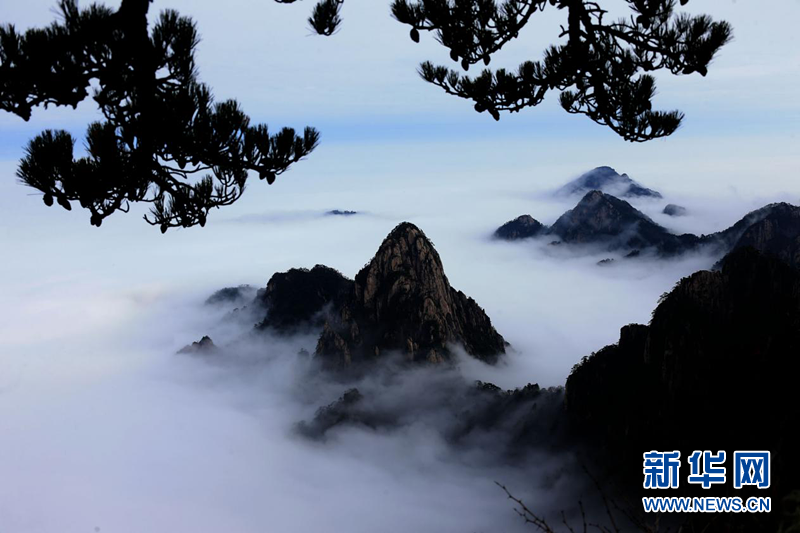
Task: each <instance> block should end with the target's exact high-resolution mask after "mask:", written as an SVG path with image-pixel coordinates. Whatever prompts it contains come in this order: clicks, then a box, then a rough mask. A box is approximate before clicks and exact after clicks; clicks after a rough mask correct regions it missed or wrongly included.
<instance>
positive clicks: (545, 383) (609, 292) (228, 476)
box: [0, 150, 793, 532]
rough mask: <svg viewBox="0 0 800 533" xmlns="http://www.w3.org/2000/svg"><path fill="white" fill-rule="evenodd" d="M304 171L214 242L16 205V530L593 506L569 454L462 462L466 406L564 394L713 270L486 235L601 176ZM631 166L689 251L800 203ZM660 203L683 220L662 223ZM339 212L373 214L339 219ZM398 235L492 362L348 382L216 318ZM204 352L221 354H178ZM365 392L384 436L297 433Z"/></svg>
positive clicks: (167, 527)
mask: <svg viewBox="0 0 800 533" xmlns="http://www.w3.org/2000/svg"><path fill="white" fill-rule="evenodd" d="M393 153H394V152H393V151H392V150H389V151H385V152H384V153H383V154H381V153H380V152H378V153H377V155H376V157H380V156H381V155H382V156H383V157H384V161H387V160H391V158H392V154H393ZM440 153H442V152H440ZM444 153H447V152H446V150H445V151H444ZM602 163H605V161H602V160H599V161H596V164H602ZM409 164H410V163H409ZM309 167H310V168H309V169H307V170H306V171H305V172H307V173H308V174H306V176H308V175H309V174H311V176H310V177H307V178H304V179H306V182H304V183H296V182H292V181H289V180H287V182H286V186H283V187H278V186H276V187H272V188H269V189H268V190H265V189H266V187H263V188H262V187H254V188H253V190H252V191H251V195H250V196H247V195H246V197H245V199H243V200H242V206H241V208H239V209H238V210H235V209H234V210H231V212H230V213H228V214H227V215H225V214H223V213H220V214H219V215H218V214H216V213H214V214H213V218H211V220H210V223H209V225H208V226H207V227H206V228H204V229H202V230H196V229H192V230H186V231H176V232H169V233H168V234H167V235H165V236H163V237H162V236H161V235H158V234H157V232H156V231H155V230H152V229H150V228H146V227H144V226H143V224H142V223H141V221H140V220H137V217H136V216H135V215H131V216H129V217H127V218H126V217H120V218H119V219H118V220H114V221H109V222H110V223H109V225H108V227H106V225H104V227H103V229H102V230H95V229H94V228H90V227H89V225H88V223H86V221H85V220H83V218H82V216H81V214H80V213H75V212H73V213H66V212H56V211H52V210H42V209H40V210H37V211H34V212H33V214H31V215H30V217H34V218H35V220H34V218H27V217H28V215H26V213H27V212H28V211H25V210H24V209H23V208H22V207H20V206H19V205H12V202H10V201H9V200H8V198H10V197H11V192H8V193H5V192H4V194H3V198H4V200H3V201H4V202H5V205H4V208H5V211H4V212H5V213H6V214H8V215H9V216H19V217H20V218H21V221H22V222H25V221H28V222H30V224H20V225H19V226H18V227H15V228H14V229H13V230H7V232H6V236H5V244H4V249H5V251H6V254H7V255H6V258H5V261H4V269H5V272H4V275H3V279H2V282H0V283H2V292H3V295H4V302H3V306H2V309H1V310H0V313H1V314H2V316H0V354H1V355H0V435H2V444H0V450H2V453H0V473H2V476H1V477H2V480H3V481H2V482H0V516H2V517H3V527H4V529H6V530H8V531H25V532H51V531H61V532H82V531H86V532H93V531H94V532H96V531H109V532H110V531H114V532H139V531H196V532H216V531H237V532H250V531H252V532H256V531H265V530H267V531H272V530H274V531H342V530H347V531H364V532H367V531H370V532H371V531H387V532H393V531H409V530H413V531H453V532H464V531H489V530H493V531H494V530H500V531H509V532H511V531H527V530H530V529H529V526H526V525H525V524H524V523H523V522H522V520H521V519H520V518H519V517H518V516H517V515H516V514H515V513H514V511H513V508H512V505H511V502H510V501H509V500H508V499H507V498H506V497H505V494H504V493H503V492H502V491H501V490H500V489H499V488H498V487H497V486H496V485H495V482H496V481H497V482H501V483H503V484H505V485H506V486H507V487H508V488H509V489H510V490H511V491H512V492H513V493H514V494H515V496H518V497H521V498H523V499H524V500H525V501H526V503H527V504H528V505H529V507H531V508H532V509H535V510H537V511H540V512H542V513H543V514H545V515H546V516H550V517H555V516H556V515H557V513H558V512H559V511H560V510H561V509H566V510H567V511H569V510H570V509H573V508H574V504H575V501H576V499H577V498H578V497H582V496H583V497H585V493H587V492H591V487H588V486H586V483H585V481H581V478H580V476H579V475H578V472H579V468H578V465H577V462H576V459H575V457H574V455H573V454H572V451H571V450H568V449H564V450H558V449H553V448H552V447H550V446H547V444H546V443H545V444H543V445H541V446H539V447H534V448H532V449H529V450H527V451H526V452H525V453H524V454H516V455H514V454H507V453H504V449H503V436H502V435H492V434H490V433H487V434H482V435H477V436H473V437H474V438H471V439H468V440H466V441H464V442H460V443H453V442H451V440H449V439H448V432H447V429H448V428H449V427H451V426H452V424H453V419H454V416H455V413H457V412H458V410H459V409H460V408H461V406H462V404H461V403H459V402H460V400H459V396H458V395H459V394H461V392H460V391H463V390H465V388H466V387H468V386H469V385H470V384H471V383H472V382H473V381H474V380H481V381H485V382H492V383H495V384H497V385H498V386H500V387H502V388H504V389H513V388H516V387H522V386H524V385H526V384H527V383H538V384H539V385H540V386H542V387H550V386H559V385H563V383H564V380H565V378H566V377H567V375H568V374H569V372H570V369H571V368H572V366H573V365H574V364H576V363H577V362H578V361H579V360H580V358H581V357H583V356H585V355H589V354H590V353H592V352H593V351H596V350H598V349H600V348H601V347H603V346H604V345H606V344H610V343H614V342H616V340H617V338H618V334H619V328H620V327H621V326H623V325H625V324H628V323H631V322H640V323H646V322H647V321H648V320H649V317H650V313H651V311H652V310H653V308H654V307H655V305H656V302H657V300H658V297H659V296H660V295H661V294H662V293H663V292H665V291H668V290H670V289H671V288H672V287H673V286H674V284H675V283H676V282H677V281H679V280H680V278H681V277H683V276H686V275H688V274H690V273H692V272H694V271H696V270H698V269H704V268H709V267H711V266H712V265H713V264H714V262H715V261H716V260H717V259H718V258H717V257H711V256H705V255H687V256H682V257H680V258H676V259H670V260H654V259H647V258H639V259H635V260H626V261H615V262H614V263H612V264H611V265H608V266H598V265H597V262H598V261H599V260H601V259H604V258H605V257H608V256H609V254H608V253H604V252H602V251H595V252H591V251H587V250H578V251H575V250H570V249H562V248H561V247H553V246H550V245H549V244H548V243H547V242H546V241H536V240H532V241H523V242H500V241H495V240H493V239H491V234H492V232H493V231H494V229H496V227H498V226H499V225H500V224H502V223H503V222H505V221H507V220H510V219H512V218H514V217H516V216H518V215H520V214H524V213H530V214H531V215H532V216H534V217H535V218H537V219H538V220H540V221H541V222H543V223H545V224H551V223H552V222H553V221H554V220H555V219H556V218H557V217H558V215H560V214H561V213H562V212H563V211H564V210H566V209H568V208H571V207H573V206H574V204H575V203H576V202H577V200H578V199H567V200H565V199H554V198H553V197H552V195H551V194H550V193H551V192H552V191H553V190H554V189H555V188H557V186H558V185H560V184H563V183H565V182H566V181H568V180H569V179H571V178H573V177H575V176H576V175H578V174H580V173H581V172H583V171H585V170H587V169H588V168H590V166H589V165H587V166H585V167H584V166H575V165H568V164H566V163H562V164H561V166H560V167H558V168H555V167H553V168H546V169H541V170H538V171H536V172H535V173H533V172H531V173H524V172H520V171H518V172H515V171H514V170H513V169H502V170H503V171H504V172H507V174H506V176H507V178H506V180H504V182H503V185H502V187H500V186H498V185H497V184H496V182H493V181H492V180H488V181H487V180H486V179H484V178H483V176H485V174H484V173H483V172H481V171H478V170H476V171H474V172H471V173H469V174H468V175H466V176H465V175H461V174H456V173H448V172H444V171H442V172H441V173H440V174H437V175H436V176H435V177H436V179H434V176H433V175H432V174H429V173H426V172H420V173H417V174H416V175H413V176H412V175H411V174H410V173H408V172H407V170H408V169H406V168H404V167H403V166H402V164H400V163H399V162H398V165H397V166H396V167H394V168H393V169H392V170H389V171H387V172H385V173H384V174H383V175H382V177H381V179H380V180H377V181H374V178H371V177H368V176H367V175H366V174H367V173H365V172H364V171H362V172H360V173H354V174H353V175H352V176H351V177H349V178H342V179H341V180H339V181H337V180H335V179H331V178H330V176H328V175H325V174H324V173H322V172H319V173H317V174H315V168H317V167H314V166H313V165H312V164H311V163H309ZM10 168H12V167H11V165H7V166H6V167H4V172H6V171H7V170H8V169H10ZM618 170H619V171H620V172H623V171H628V172H629V173H630V174H631V176H632V177H633V178H634V179H636V180H638V181H640V182H641V183H643V184H644V185H645V186H649V187H653V188H656V189H658V190H660V191H661V192H662V193H663V194H664V195H665V198H664V200H663V201H662V202H653V201H643V202H638V203H636V202H635V203H634V205H635V206H636V207H637V208H639V209H641V210H643V211H644V212H646V213H647V214H648V215H650V216H651V217H652V218H653V219H654V220H656V221H657V222H659V223H661V224H664V225H666V226H667V227H669V228H670V229H673V230H674V231H676V232H684V231H692V232H695V233H705V232H712V231H717V230H720V229H723V228H725V227H727V226H729V225H730V224H732V223H733V222H735V221H736V220H738V219H739V218H740V217H741V216H743V215H744V214H745V213H746V212H748V211H749V210H751V209H753V208H756V207H760V206H761V205H763V204H764V203H768V202H770V201H779V200H792V199H793V198H792V194H790V193H785V192H782V191H783V185H782V184H781V183H778V184H776V186H775V190H774V191H773V192H766V193H762V194H761V195H760V196H758V197H753V196H750V195H747V194H741V193H740V192H738V191H737V192H729V193H728V194H719V192H718V191H716V190H715V189H714V187H713V185H711V186H709V187H708V189H707V190H706V191H696V190H694V191H693V190H686V189H684V190H683V191H681V190H677V191H676V190H675V189H673V188H671V187H670V185H669V183H668V182H665V181H661V180H659V174H658V173H657V172H654V173H652V174H647V173H635V172H633V171H630V170H629V169H627V168H624V167H621V168H618ZM430 172H431V173H436V172H439V170H438V169H437V168H436V167H435V166H434V168H433V169H432V170H430ZM6 173H8V172H6ZM301 177H303V174H301V173H298V175H297V179H300V178H301ZM292 178H295V176H292ZM532 178H535V179H532ZM747 178H748V176H747V175H746V174H742V175H741V181H740V182H739V184H740V189H739V190H741V189H742V188H746V187H747V185H748V183H749V182H748V181H747ZM370 180H372V181H370ZM309 187H311V188H312V189H313V188H314V187H316V189H315V192H314V194H309V193H307V191H309V190H312V189H309ZM420 190H424V191H425V194H424V195H421V194H419V192H418V191H420ZM11 191H12V192H14V194H18V193H19V191H18V189H16V188H15V189H12V190H11ZM714 195H716V197H717V200H716V201H714V202H708V198H709V197H711V196H714ZM264 199H267V201H265V200H264ZM34 201H36V202H38V201H40V200H39V199H37V198H33V199H30V200H28V199H26V200H25V202H34ZM759 202H760V203H759ZM23 203H24V202H23ZM666 203H678V204H681V205H684V206H686V207H687V208H688V210H689V214H688V215H687V216H686V217H681V218H675V219H672V218H669V217H666V216H665V215H661V214H660V210H661V209H662V208H663V205H664V204H666ZM331 209H352V210H356V211H359V212H360V213H359V214H358V215H354V216H348V217H341V216H326V215H325V212H326V211H328V210H331ZM403 220H409V221H411V222H414V223H415V224H417V225H418V226H419V227H420V228H421V229H422V230H423V231H425V233H426V234H427V236H428V237H429V238H430V239H431V240H432V241H433V242H434V243H435V245H436V248H437V250H438V252H439V254H440V256H441V258H442V261H443V264H444V267H445V272H446V274H447V276H448V278H449V280H450V283H451V284H452V285H453V287H455V288H457V289H459V290H462V291H464V292H465V293H466V294H467V295H469V296H471V297H473V298H474V299H475V300H476V301H477V302H478V303H479V304H480V305H481V306H482V307H484V309H485V310H486V312H487V314H488V315H489V316H490V317H491V319H492V321H493V324H494V326H495V327H496V329H497V330H498V331H499V332H500V333H501V334H502V335H503V336H504V337H505V338H506V340H507V341H508V342H509V343H510V344H511V346H510V349H509V353H508V354H507V356H506V357H505V358H504V359H503V360H502V361H501V363H499V364H498V365H496V366H488V365H486V364H483V363H481V362H479V361H477V360H475V359H472V358H470V357H469V356H465V355H464V356H461V357H459V358H458V360H457V363H456V365H454V366H453V367H447V368H440V369H430V368H421V369H417V370H413V371H403V372H399V371H398V372H395V373H394V374H392V373H391V372H387V371H386V370H385V369H384V370H376V371H375V374H374V375H367V376H363V377H361V378H359V380H357V381H356V382H350V383H343V382H341V381H339V380H336V379H331V378H330V376H326V375H325V374H321V373H319V371H318V370H317V369H316V368H315V365H314V361H313V358H311V357H307V356H301V355H298V352H299V351H300V350H301V349H306V350H308V351H309V352H313V348H314V346H315V343H316V338H315V336H314V335H313V334H309V335H298V336H294V337H289V338H276V337H257V338H254V337H253V336H252V325H253V324H254V322H255V321H253V320H251V318H252V317H243V318H242V319H240V320H235V319H231V318H230V314H229V313H230V309H229V308H225V307H224V306H208V305H205V304H204V301H205V300H206V298H207V297H208V296H209V295H210V294H211V293H213V292H214V291H215V290H217V289H219V288H222V287H225V286H236V285H239V284H244V283H246V284H250V285H252V286H253V287H263V286H265V285H266V282H267V281H268V279H269V277H270V276H271V275H272V274H273V273H274V272H277V271H283V270H286V269H288V268H291V267H311V266H313V265H315V264H317V263H321V264H326V265H328V266H331V267H334V268H336V269H338V270H340V271H341V272H343V273H344V274H345V275H346V276H348V277H353V276H354V275H355V274H356V272H357V271H358V269H360V268H361V266H363V264H364V263H366V262H367V261H369V260H370V259H371V257H372V255H373V254H374V252H375V251H376V250H377V248H378V246H379V245H380V243H381V241H382V239H383V238H384V237H385V236H386V234H387V233H388V232H389V231H390V230H391V229H392V228H393V227H394V226H395V225H396V224H397V223H399V222H401V221H403ZM203 335H210V336H211V337H212V338H213V339H214V342H215V343H216V344H217V345H219V346H221V347H223V348H224V351H223V353H222V354H220V355H219V356H214V355H210V356H205V357H199V356H191V355H185V354H181V355H177V354H176V352H177V351H178V350H179V349H180V348H181V347H183V346H184V345H186V344H189V343H191V342H192V341H197V340H199V339H200V338H201V337H202V336H203ZM353 386H355V387H358V388H359V390H360V391H361V393H362V394H364V396H365V399H366V401H368V402H369V403H368V404H367V405H369V406H371V407H370V408H373V409H376V410H378V411H380V412H382V413H390V414H391V415H392V417H394V423H392V424H388V425H387V426H385V427H366V426H363V425H343V426H340V427H336V428H333V429H332V430H331V431H329V432H327V433H326V435H325V438H324V439H309V438H305V437H303V436H302V435H300V434H298V431H297V424H298V423H299V422H301V421H309V420H311V419H313V417H314V414H315V412H316V411H317V409H318V408H319V407H321V406H324V405H327V404H329V403H331V402H333V401H335V400H336V399H337V398H339V397H340V396H341V395H342V394H343V393H344V392H345V390H347V389H348V388H351V387H353Z"/></svg>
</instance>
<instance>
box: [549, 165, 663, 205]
mask: <svg viewBox="0 0 800 533" xmlns="http://www.w3.org/2000/svg"><path fill="white" fill-rule="evenodd" d="M595 190H597V191H601V192H604V193H607V194H611V195H613V196H618V197H620V198H643V197H644V198H661V193H659V192H657V191H654V190H652V189H648V188H647V187H642V186H641V185H639V184H638V183H636V182H635V181H633V180H632V179H631V178H630V177H629V176H628V175H627V174H618V173H617V171H616V170H614V169H613V168H611V167H597V168H595V169H593V170H590V171H589V172H587V173H586V174H583V175H582V176H580V177H579V178H577V179H575V180H573V181H571V182H569V183H567V184H566V185H564V186H563V187H561V188H560V189H559V190H558V191H556V195H557V196H573V195H584V194H586V193H587V192H589V191H595Z"/></svg>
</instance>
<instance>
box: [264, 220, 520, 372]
mask: <svg viewBox="0 0 800 533" xmlns="http://www.w3.org/2000/svg"><path fill="white" fill-rule="evenodd" d="M261 298H262V302H261V303H262V304H263V305H264V306H265V307H266V308H267V314H266V317H265V318H264V320H263V321H262V322H261V323H260V324H259V326H258V327H259V328H261V329H272V330H275V331H278V332H293V331H297V330H298V329H299V328H309V327H310V328H321V330H322V332H321V334H320V337H319V340H318V343H317V348H316V355H317V356H318V357H320V358H321V359H322V361H324V362H325V363H326V364H327V365H329V366H333V367H339V368H341V367H348V366H350V365H352V364H354V363H360V362H367V361H370V360H374V359H376V358H379V357H380V356H382V355H384V354H385V353H387V352H393V351H396V352H401V353H403V354H404V355H405V357H406V358H407V359H408V360H410V361H429V362H433V363H438V362H442V361H445V360H447V359H449V357H450V356H451V352H450V345H451V344H454V345H460V346H461V347H463V349H464V350H465V351H466V352H467V353H468V354H470V355H472V356H474V357H476V358H478V359H481V360H483V361H486V362H489V363H493V362H495V361H496V360H497V358H498V357H499V356H500V355H501V354H503V353H505V346H506V342H505V341H504V339H503V337H502V336H501V335H500V334H499V333H497V331H495V329H494V327H493V326H492V323H491V320H490V319H489V317H488V316H486V313H485V312H484V311H483V309H481V307H480V306H478V304H477V303H476V302H475V301H474V300H473V299H472V298H469V297H467V296H466V295H464V293H462V292H461V291H457V290H455V289H453V288H452V287H451V286H450V283H449V281H448V280H447V276H445V274H444V268H443V266H442V262H441V259H440V258H439V254H438V253H437V252H436V250H435V248H434V247H433V244H432V243H431V242H430V241H429V240H428V239H427V237H425V234H424V233H422V231H421V230H420V229H419V228H417V227H416V226H414V225H413V224H410V223H407V222H406V223H403V224H400V225H399V226H397V227H396V228H395V229H394V230H393V231H392V232H391V233H390V234H389V236H388V237H386V239H385V240H384V241H383V243H382V244H381V246H380V248H379V249H378V252H377V254H376V255H375V257H374V258H373V259H372V261H370V262H369V264H367V265H366V266H365V267H364V268H363V269H362V270H361V271H360V272H359V273H358V274H357V275H356V278H355V280H349V279H347V278H345V277H344V276H342V275H341V274H340V273H339V272H337V271H335V270H333V269H331V268H328V267H324V266H320V265H318V266H316V267H314V268H313V269H311V270H300V269H292V270H290V271H288V272H284V273H279V274H275V275H274V276H273V277H272V279H270V281H269V283H268V285H267V288H266V290H265V291H264V292H263V294H262V295H261Z"/></svg>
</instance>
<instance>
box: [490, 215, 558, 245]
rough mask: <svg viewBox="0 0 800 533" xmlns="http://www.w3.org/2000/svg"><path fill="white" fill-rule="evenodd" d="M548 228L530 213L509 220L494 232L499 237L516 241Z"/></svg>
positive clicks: (540, 232)
mask: <svg viewBox="0 0 800 533" xmlns="http://www.w3.org/2000/svg"><path fill="white" fill-rule="evenodd" d="M546 229H547V228H546V227H545V226H544V224H542V223H541V222H539V221H538V220H536V219H535V218H533V217H532V216H530V215H521V216H518V217H517V218H515V219H514V220H509V221H508V222H506V223H505V224H503V225H502V226H500V227H499V228H497V230H496V231H495V232H494V236H495V237H496V238H498V239H504V240H507V241H514V240H517V239H527V238H528V237H535V236H537V235H541V234H542V233H543V232H544V231H545V230H546Z"/></svg>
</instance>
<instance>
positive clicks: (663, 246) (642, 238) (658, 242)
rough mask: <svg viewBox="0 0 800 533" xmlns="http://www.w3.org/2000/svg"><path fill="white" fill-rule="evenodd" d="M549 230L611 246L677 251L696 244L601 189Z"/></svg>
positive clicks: (572, 239) (568, 238)
mask: <svg viewBox="0 0 800 533" xmlns="http://www.w3.org/2000/svg"><path fill="white" fill-rule="evenodd" d="M548 233H549V234H551V235H555V236H558V237H559V238H560V239H561V241H562V242H565V243H571V244H601V245H603V246H604V247H606V248H607V249H610V250H616V249H622V250H625V249H628V250H636V249H642V248H651V247H652V248H656V249H657V250H658V251H659V252H661V253H664V254H673V253H677V252H680V251H684V250H686V249H687V248H690V247H692V246H696V245H697V244H698V243H699V238H698V237H696V236H694V235H674V234H672V233H670V232H669V231H668V230H667V229H666V228H664V227H662V226H660V225H658V224H656V223H655V222H653V221H652V220H651V219H650V218H649V217H648V216H647V215H645V214H644V213H642V212H641V211H639V210H638V209H636V208H634V207H633V206H632V205H631V204H629V203H628V202H626V201H625V200H620V199H619V198H616V197H614V196H611V195H610V194H606V193H603V192H601V191H591V192H589V193H587V194H586V195H585V196H584V197H583V198H582V199H581V201H580V202H578V205H576V206H575V208H573V209H571V210H569V211H567V212H566V213H564V214H563V215H561V217H559V218H558V220H556V222H555V223H554V224H553V225H552V226H551V227H550V229H549V230H548Z"/></svg>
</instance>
